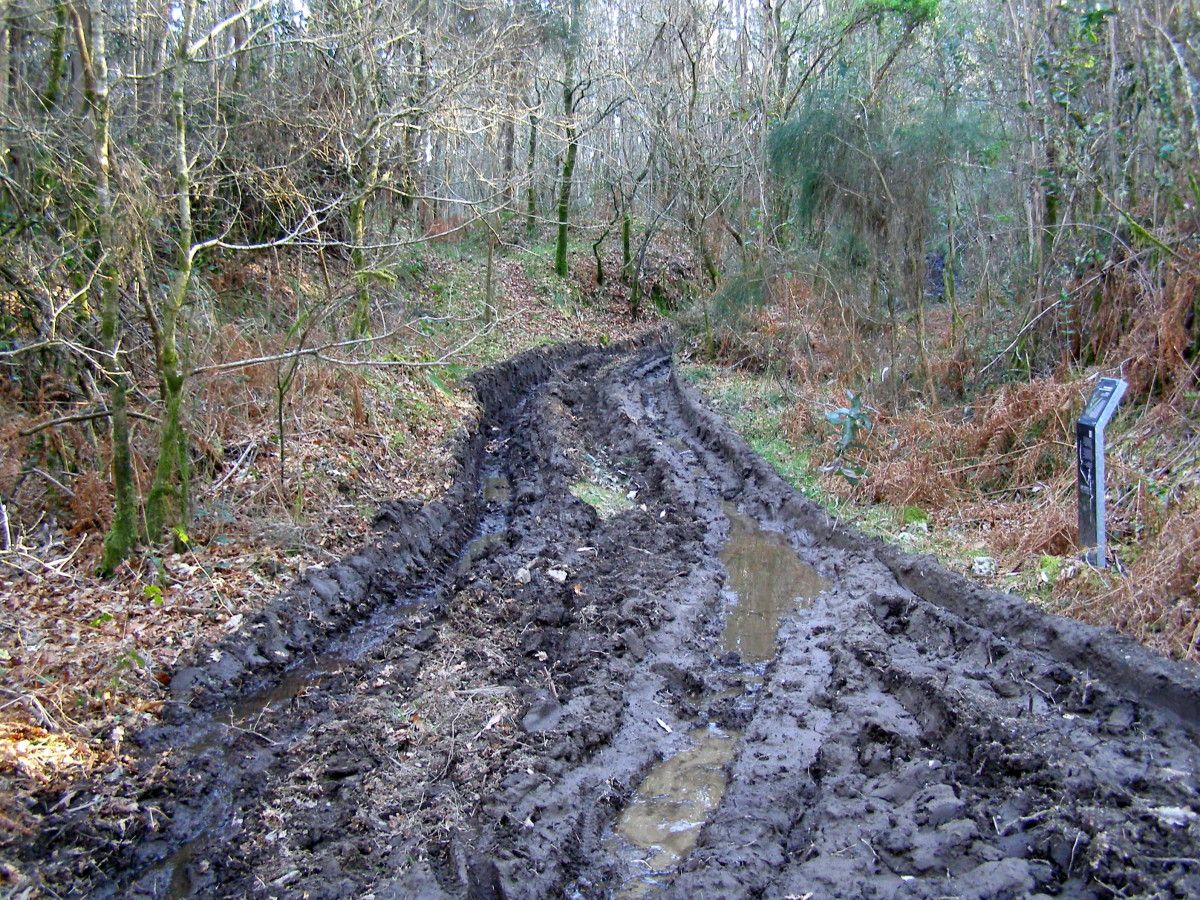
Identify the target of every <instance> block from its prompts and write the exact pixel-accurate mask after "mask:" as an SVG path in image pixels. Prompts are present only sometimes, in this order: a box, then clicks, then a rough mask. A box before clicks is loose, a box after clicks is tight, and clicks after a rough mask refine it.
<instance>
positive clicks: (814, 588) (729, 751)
mask: <svg viewBox="0 0 1200 900" xmlns="http://www.w3.org/2000/svg"><path fill="white" fill-rule="evenodd" d="M723 509H724V512H725V515H726V517H727V518H728V519H729V539H728V541H727V542H726V544H725V547H724V549H723V550H722V551H721V554H720V558H721V561H722V562H723V563H724V565H725V568H726V570H727V571H728V573H729V586H730V587H731V588H732V589H733V591H734V592H735V593H736V594H737V602H736V604H735V605H734V606H733V607H732V608H731V609H730V610H729V613H728V616H727V618H726V622H725V628H724V630H723V632H722V634H721V639H720V643H719V648H718V652H719V653H721V654H726V653H729V652H731V651H732V652H734V653H736V654H737V655H738V657H739V658H740V659H741V661H742V668H743V669H744V670H745V671H743V672H742V673H741V675H740V677H738V678H737V679H736V684H735V686H734V687H732V688H728V689H726V690H724V691H720V692H718V693H716V694H713V695H712V699H714V700H715V699H722V698H727V697H732V696H740V695H741V694H745V693H748V692H752V691H754V690H756V689H757V688H758V687H759V686H760V685H761V682H762V679H761V677H760V676H758V675H756V674H754V673H753V671H752V670H753V668H754V667H755V666H758V664H760V663H763V662H766V661H768V660H770V659H772V658H773V657H774V656H775V649H776V648H775V639H776V635H777V634H778V632H779V623H780V620H781V619H782V618H783V616H784V615H786V614H787V613H788V612H789V611H790V610H792V609H794V608H795V607H796V605H797V604H799V603H802V602H804V601H807V600H811V599H813V598H814V597H816V596H817V595H818V594H820V593H821V591H823V590H825V589H826V588H827V587H829V582H827V581H826V580H825V579H823V578H822V577H821V576H820V575H818V574H817V572H816V570H815V569H813V567H812V566H809V565H807V564H806V563H803V562H801V561H800V560H799V559H798V558H797V557H796V552H795V550H793V549H792V547H791V545H790V544H789V543H788V541H787V539H786V538H785V537H784V536H783V535H781V534H778V533H776V532H771V531H766V530H764V529H762V528H760V527H759V526H758V524H757V523H756V522H755V521H754V520H753V519H751V518H749V517H748V516H745V515H743V514H742V513H740V512H738V510H737V508H736V507H735V506H734V505H733V504H728V503H727V504H725V505H724V507H723ZM695 699H700V698H699V697H697V698H695ZM692 736H693V737H694V738H695V740H696V745H695V746H694V747H691V748H689V749H686V750H683V751H681V752H679V753H676V754H675V755H673V756H670V757H668V758H667V759H665V760H663V761H662V762H660V763H659V764H658V765H656V766H655V767H654V768H653V769H651V770H650V773H649V774H648V775H647V776H646V777H645V778H644V779H642V782H641V783H640V784H639V785H638V787H637V790H636V791H635V793H634V796H633V799H632V800H631V801H630V802H629V805H628V806H626V807H625V809H624V810H623V811H622V812H621V815H620V817H619V818H618V820H617V824H616V829H615V830H616V832H617V834H619V835H620V836H621V837H622V838H623V839H624V840H625V841H626V842H628V844H631V845H633V846H634V847H636V848H640V849H641V850H642V851H648V852H649V855H648V856H645V857H641V858H639V864H640V865H641V866H643V867H644V868H645V869H646V874H644V875H642V876H641V877H638V878H635V879H634V880H632V881H630V882H628V883H627V884H626V885H624V887H623V889H622V891H621V893H620V896H622V897H640V896H643V895H645V894H646V893H647V892H649V891H650V890H651V889H652V888H653V886H654V885H655V884H657V883H659V881H660V880H661V879H662V878H663V877H665V876H666V875H668V874H669V873H670V872H671V871H672V870H674V869H675V868H677V867H678V866H679V864H680V863H681V862H683V860H685V859H686V858H687V857H688V855H689V854H690V853H691V852H692V850H693V849H695V847H696V842H697V840H698V839H699V837H700V831H701V829H703V827H704V824H705V822H707V821H708V819H709V817H710V816H711V815H712V813H713V812H714V811H715V810H716V808H717V806H718V805H719V804H720V802H721V798H722V796H724V793H725V785H726V777H727V776H726V769H727V767H728V765H729V763H730V761H731V760H732V759H733V755H734V751H735V749H736V748H737V742H738V738H739V737H740V735H739V734H738V733H736V732H726V731H723V730H721V729H720V728H718V727H717V726H716V725H714V724H712V723H710V724H708V725H707V726H704V727H703V728H701V729H699V730H697V731H696V732H694V733H693V735H692Z"/></svg>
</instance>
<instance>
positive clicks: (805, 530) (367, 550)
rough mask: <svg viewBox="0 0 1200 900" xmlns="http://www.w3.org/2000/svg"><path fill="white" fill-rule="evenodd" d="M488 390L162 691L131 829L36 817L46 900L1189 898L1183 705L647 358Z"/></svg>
mask: <svg viewBox="0 0 1200 900" xmlns="http://www.w3.org/2000/svg"><path fill="white" fill-rule="evenodd" d="M477 389H478V393H479V398H480V406H481V409H482V412H481V415H480V420H479V422H478V425H477V427H476V428H475V429H474V430H473V431H472V432H471V433H470V434H468V435H466V436H464V438H463V439H462V442H461V445H460V449H459V454H458V459H459V461H460V470H459V472H458V473H457V475H456V477H455V479H454V482H453V485H452V487H451V489H450V490H449V491H448V492H447V494H446V496H445V497H443V498H442V499H441V500H439V501H437V502H435V503H432V504H429V505H428V506H426V507H424V508H419V507H417V506H415V505H413V504H407V503H403V502H399V503H396V504H393V505H391V506H389V507H387V508H386V509H385V510H383V511H382V513H381V515H380V517H379V520H378V522H377V530H376V532H375V537H374V539H373V540H372V541H371V542H370V544H369V545H368V546H366V547H364V548H363V549H362V550H361V551H360V552H359V553H357V554H355V555H353V556H351V557H350V558H349V559H347V560H345V561H344V562H343V563H341V564H338V565H335V566H332V567H330V568H328V569H322V570H317V571H311V572H310V573H309V574H308V575H307V576H306V577H305V578H304V579H302V580H301V582H299V583H298V584H297V585H296V586H295V588H294V589H293V590H291V591H289V592H288V593H287V594H286V595H285V596H283V597H281V598H279V600H278V601H276V602H275V603H273V604H272V605H271V606H270V607H269V608H268V609H267V610H266V611H265V612H264V613H263V614H261V615H260V616H258V617H256V618H255V619H254V620H253V621H248V622H246V623H245V624H244V625H243V627H242V628H241V629H240V630H239V631H238V632H237V633H235V634H233V635H231V636H230V637H228V638H227V639H226V640H224V641H223V642H222V643H221V644H220V645H219V646H216V647H207V648H204V649H203V650H202V651H201V652H200V653H198V654H197V656H196V658H195V659H194V660H193V661H192V663H191V664H190V665H187V666H184V667H182V668H181V669H180V671H179V672H178V673H177V674H176V676H175V678H174V680H173V681H172V685H171V703H170V704H169V708H168V711H167V713H166V714H165V715H164V718H163V723H162V725H161V726H159V727H157V728H155V729H152V730H149V731H147V732H146V733H144V734H142V735H140V737H139V742H140V747H141V750H140V759H141V768H140V770H139V771H138V772H135V773H128V776H127V777H129V778H131V779H134V780H136V782H137V783H138V784H139V785H140V786H141V788H140V793H139V794H138V796H137V797H136V804H135V807H136V808H135V809H134V810H133V811H132V812H130V811H129V810H125V813H124V814H123V817H122V818H121V819H120V821H119V823H118V822H116V821H115V820H114V819H112V818H111V817H110V818H105V816H104V815H99V814H97V810H98V809H103V808H105V807H104V805H103V804H101V805H99V806H94V807H89V806H88V801H87V796H88V793H89V791H93V792H96V793H97V795H98V794H99V792H100V791H101V786H100V785H91V786H89V785H80V786H77V788H76V789H75V793H74V794H72V796H71V798H70V801H69V802H66V803H62V802H60V801H61V800H62V798H59V797H47V798H46V809H45V810H44V811H43V812H44V814H45V822H46V827H45V828H44V829H43V832H42V835H41V836H40V838H39V839H38V840H37V841H36V842H34V843H32V844H31V845H30V846H29V847H28V848H27V853H28V859H29V860H31V861H34V862H35V863H36V865H37V867H38V870H39V871H40V873H41V877H42V878H43V880H44V885H45V886H46V888H47V889H48V890H52V891H54V892H55V893H58V894H76V895H79V894H91V895H95V896H100V897H115V896H122V897H126V896H131V897H168V896H169V897H186V896H206V897H209V896H215V897H243V896H253V897H274V896H279V897H313V898H321V897H345V896H366V895H373V896H375V897H409V896H422V897H438V896H473V897H542V896H548V895H565V896H576V897H606V896H619V895H621V896H667V897H697V896H728V897H738V896H764V897H786V896H797V897H803V896H812V897H842V896H852V897H946V896H954V897H1004V896H1013V897H1016V896H1029V895H1035V894H1039V893H1042V894H1065V895H1071V896H1095V897H1109V896H1134V895H1158V896H1194V895H1197V894H1200V797H1197V793H1196V777H1197V771H1198V763H1200V750H1198V748H1197V741H1196V737H1197V730H1196V726H1197V718H1198V713H1200V679H1198V678H1197V675H1196V673H1195V672H1194V671H1193V670H1191V669H1189V668H1184V667H1181V666H1178V665H1175V664H1172V663H1170V662H1169V661H1167V660H1164V659H1161V658H1159V657H1157V656H1154V655H1153V654H1151V653H1149V652H1148V651H1146V650H1144V649H1142V648H1141V647H1138V646H1136V645H1134V644H1132V643H1131V642H1129V641H1127V640H1124V639H1122V638H1120V637H1118V636H1116V635H1115V634H1113V633H1111V632H1107V631H1100V630H1097V629H1094V628H1091V627H1088V626H1084V625H1081V624H1078V623H1075V622H1071V621H1067V620H1063V619H1058V618H1054V617H1050V616H1046V615H1044V614H1042V613H1040V612H1039V611H1037V610H1036V609H1034V608H1033V607H1031V606H1029V605H1027V604H1025V603H1024V602H1023V601H1021V600H1019V599H1017V598H1014V597H1011V596H1007V595H1003V594H997V593H993V592H989V591H986V590H984V589H982V588H980V587H978V586H976V585H974V584H972V583H970V582H969V581H966V580H964V579H962V578H959V577H957V576H955V575H953V574H951V573H949V572H946V571H945V570H943V569H941V568H939V567H938V566H936V564H935V563H933V562H932V561H931V560H929V559H925V558H918V557H912V556H909V555H907V554H905V553H903V552H902V551H900V550H897V549H894V548H891V547H888V546H885V545H883V544H880V543H878V542H876V541H873V540H870V539H867V538H864V537H863V536H862V535H860V534H858V533H856V532H855V531H853V530H852V529H848V528H845V527H843V526H840V525H839V524H837V523H835V522H833V521H831V520H830V519H829V518H828V517H827V516H826V515H825V514H824V513H823V512H822V511H821V510H820V509H818V508H816V507H814V506H813V505H811V504H810V503H808V502H806V501H805V500H804V499H803V498H802V497H800V496H799V495H797V494H796V493H795V492H794V491H792V490H791V489H790V488H789V487H788V486H787V485H786V484H785V483H784V482H783V481H782V480H781V479H780V478H779V477H778V476H777V475H776V473H775V472H774V471H773V470H772V469H771V468H770V466H769V465H768V464H767V463H765V462H764V461H763V460H762V459H760V458H758V457H757V456H755V455H754V454H753V453H752V452H751V451H750V449H749V448H748V447H747V446H746V445H745V443H744V442H743V441H742V440H741V439H740V438H739V437H738V436H737V435H736V434H734V433H733V432H732V431H731V430H730V429H729V428H728V427H727V426H726V425H725V424H724V423H723V422H722V421H721V420H720V419H719V418H718V417H716V416H715V415H714V414H713V413H711V412H710V411H709V410H708V409H707V408H706V407H705V406H704V404H703V403H702V402H701V401H700V400H699V399H698V398H697V396H696V395H695V394H694V392H693V391H692V390H691V389H690V388H689V387H688V386H687V385H686V384H685V383H683V382H682V381H681V379H680V378H679V377H678V375H677V373H676V371H675V370H674V368H673V366H672V364H671V357H670V353H669V350H668V348H666V347H665V346H662V345H659V344H648V345H644V346H639V347H632V348H622V349H620V350H618V349H590V348H586V347H579V346H571V347H563V348H557V349H554V350H542V351H537V352H534V353H531V354H527V355H525V356H522V357H518V358H516V359H514V360H512V361H510V362H509V363H507V364H505V365H503V366H500V367H498V368H496V369H493V370H490V371H489V372H486V373H484V374H483V375H482V376H480V378H479V379H478V381H477ZM597 472H605V473H618V474H619V479H617V477H616V476H613V479H614V480H613V483H612V485H608V488H609V489H610V490H612V491H614V492H615V491H617V490H618V489H619V491H620V492H622V496H624V497H625V498H626V499H628V500H629V501H630V502H629V506H628V508H625V509H620V510H614V509H609V510H608V511H607V512H606V514H605V515H603V516H601V514H600V512H599V511H598V510H597V509H596V508H595V507H594V506H593V505H591V504H589V503H588V502H585V501H584V500H581V499H580V498H579V497H577V496H576V495H575V493H574V492H573V490H572V488H573V486H578V485H579V484H580V483H581V482H589V483H594V482H595V481H596V473H597ZM606 477H608V476H606ZM743 595H745V596H743ZM765 596H769V597H770V601H769V602H768V603H766V605H765V606H764V607H762V608H761V609H760V610H759V611H758V612H756V613H755V615H754V616H752V617H750V620H751V621H750V625H749V626H748V629H747V626H746V625H745V624H743V625H737V624H736V623H737V621H738V617H739V616H741V617H746V616H747V614H748V613H749V611H750V609H751V607H752V605H753V603H757V602H758V601H757V600H755V599H754V597H758V598H759V599H761V598H762V597H765ZM801 597H803V598H807V599H804V600H803V601H802V602H797V598H801ZM747 598H750V599H749V601H748V600H747ZM731 623H734V624H731ZM748 632H749V633H753V634H754V640H753V641H751V642H750V643H747V642H746V641H744V640H741V639H739V638H738V637H737V635H739V634H743V635H744V634H746V633H748ZM731 635H732V637H731ZM751 644H752V646H751ZM676 837H677V838H678V840H676V839H675V838H676Z"/></svg>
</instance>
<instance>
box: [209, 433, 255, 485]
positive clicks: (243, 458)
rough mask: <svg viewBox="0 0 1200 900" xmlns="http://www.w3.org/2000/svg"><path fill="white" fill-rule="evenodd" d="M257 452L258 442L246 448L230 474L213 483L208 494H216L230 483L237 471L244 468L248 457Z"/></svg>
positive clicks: (227, 473) (253, 442) (252, 442)
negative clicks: (225, 484) (227, 482)
mask: <svg viewBox="0 0 1200 900" xmlns="http://www.w3.org/2000/svg"><path fill="white" fill-rule="evenodd" d="M257 452H258V442H257V441H251V442H250V445H249V446H248V447H246V449H245V450H243V451H242V455H241V456H239V457H238V460H237V462H235V463H234V464H233V466H232V468H230V470H229V471H228V472H226V473H225V474H224V475H222V476H221V477H220V478H219V479H217V480H216V481H215V482H214V483H213V485H212V487H210V488H209V489H208V492H209V493H210V494H215V493H216V492H217V491H219V490H220V489H221V485H223V484H224V483H225V482H226V481H228V480H229V479H230V478H231V477H233V476H234V475H235V474H236V473H237V471H238V470H239V469H240V468H241V467H242V463H244V462H245V461H246V457H247V456H249V455H250V454H251V453H257Z"/></svg>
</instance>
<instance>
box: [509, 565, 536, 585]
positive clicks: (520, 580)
mask: <svg viewBox="0 0 1200 900" xmlns="http://www.w3.org/2000/svg"><path fill="white" fill-rule="evenodd" d="M513 580H514V581H516V582H517V584H529V582H530V581H532V580H533V573H532V572H530V571H529V570H528V569H527V568H525V567H524V566H521V568H519V569H517V574H516V575H514V576H513Z"/></svg>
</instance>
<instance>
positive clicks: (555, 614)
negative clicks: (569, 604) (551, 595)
mask: <svg viewBox="0 0 1200 900" xmlns="http://www.w3.org/2000/svg"><path fill="white" fill-rule="evenodd" d="M533 616H534V619H536V620H537V622H538V624H539V625H563V624H565V623H566V621H567V610H566V608H565V607H564V606H563V605H562V604H561V603H543V604H542V605H541V606H539V607H538V608H537V611H536V612H534V614H533Z"/></svg>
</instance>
